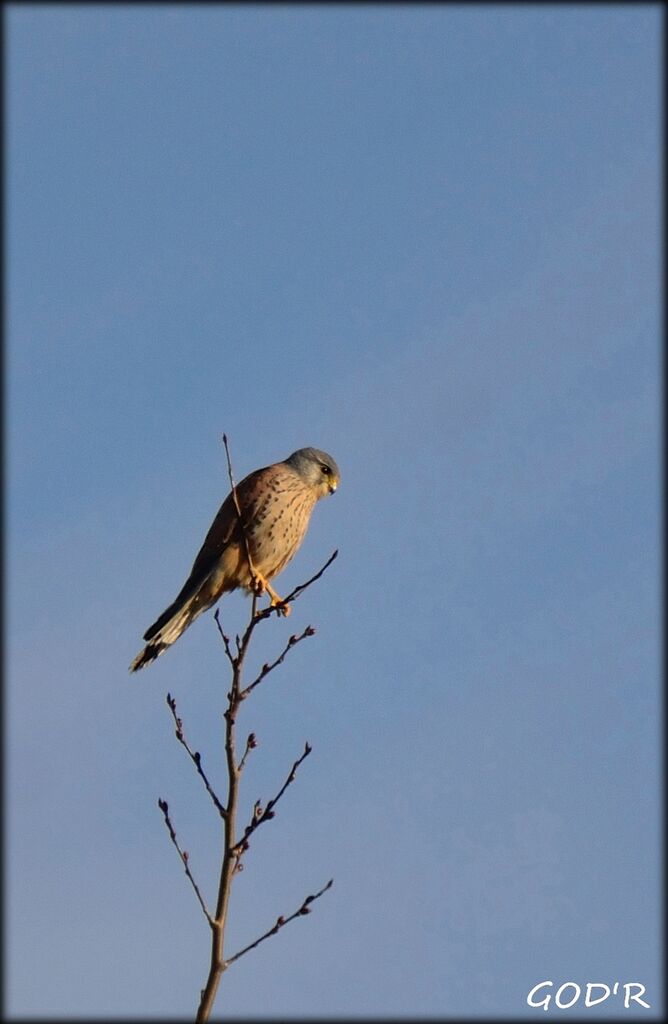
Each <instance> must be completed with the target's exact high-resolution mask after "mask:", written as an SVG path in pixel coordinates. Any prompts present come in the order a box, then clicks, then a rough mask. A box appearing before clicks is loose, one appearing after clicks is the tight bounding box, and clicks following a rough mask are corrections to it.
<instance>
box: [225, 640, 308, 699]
mask: <svg viewBox="0 0 668 1024" xmlns="http://www.w3.org/2000/svg"><path fill="white" fill-rule="evenodd" d="M307 636H315V630H314V628H313V626H307V627H306V629H305V630H304V632H303V633H300V634H299V636H295V635H293V636H291V637H290V639H289V640H288V642H287V644H286V645H285V648H284V650H283V651H282V652H281V654H280V655H279V656H278V658H276V661H272V662H271V664H269V665H267V664H265V665H263V666H262V670H261V671H260V674H259V675H258V676H257V678H256V679H254V680H253V682H252V683H250V685H249V686H246V687H245V688H244V689H243V690H241V692H240V694H239V699H240V700H245V699H246V697H247V696H248V694H249V693H251V691H252V690H254V689H255V687H256V686H259V684H260V683H261V682H262V680H263V679H264V678H265V676H268V675H269V673H270V672H273V670H274V669H275V668H277V667H278V666H279V665H280V664H282V662H283V660H284V659H285V656H286V654H287V653H288V651H289V650H291V649H292V648H293V647H295V646H296V645H297V644H298V643H299V641H300V640H304V639H305V638H306V637H307Z"/></svg>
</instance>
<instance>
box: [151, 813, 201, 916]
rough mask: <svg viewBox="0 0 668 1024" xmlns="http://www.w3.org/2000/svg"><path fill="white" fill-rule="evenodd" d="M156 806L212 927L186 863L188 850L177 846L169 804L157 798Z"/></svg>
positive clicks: (197, 887)
mask: <svg viewBox="0 0 668 1024" xmlns="http://www.w3.org/2000/svg"><path fill="white" fill-rule="evenodd" d="M158 807H159V808H160V810H161V811H162V813H163V815H164V818H165V825H166V826H167V829H168V831H169V838H170V839H171V840H172V842H173V843H174V846H175V847H176V850H177V853H178V855H179V857H180V858H181V863H182V864H183V866H184V868H185V871H186V875H187V876H188V879H189V880H190V884H191V885H192V887H193V889H194V890H195V895H196V896H197V899H198V900H199V905H200V907H201V908H202V913H203V914H204V916H205V917H206V919H207V921H208V922H209V924H210V925H211V927H212V928H213V926H214V923H215V922H214V920H213V918H212V917H211V914H210V913H209V911H208V910H207V907H206V903H205V902H204V899H203V897H202V894H201V892H200V891H199V886H198V885H197V882H196V881H195V879H194V878H193V876H192V872H191V870H190V865H189V864H188V851H187V850H182V849H181V847H180V846H179V843H178V840H177V838H176V832H175V831H174V826H173V825H172V823H171V821H170V818H169V805H168V803H167V801H166V800H160V799H159V800H158Z"/></svg>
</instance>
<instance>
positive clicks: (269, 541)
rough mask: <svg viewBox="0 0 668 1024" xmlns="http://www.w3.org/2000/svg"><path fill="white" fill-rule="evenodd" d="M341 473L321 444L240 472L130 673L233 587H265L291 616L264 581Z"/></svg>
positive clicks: (292, 549) (293, 548)
mask: <svg viewBox="0 0 668 1024" xmlns="http://www.w3.org/2000/svg"><path fill="white" fill-rule="evenodd" d="M339 479H340V473H339V467H338V466H337V464H336V462H335V461H334V459H333V458H332V456H331V455H328V454H327V452H324V451H322V450H321V449H319V448H299V449H298V450H297V451H295V452H293V453H292V455H290V456H288V458H287V459H284V460H283V462H276V463H273V464H272V465H271V466H265V467H264V468H262V469H256V470H255V471H254V472H253V473H249V475H248V476H246V477H244V479H243V480H242V481H241V483H239V484H237V485H236V487H235V488H234V489H233V490H232V491H231V492H230V493H229V494H228V496H227V497H226V498H225V501H224V502H223V504H222V505H221V506H220V508H219V510H218V513H217V514H216V517H215V519H214V520H213V523H212V524H211V527H210V528H209V532H208V533H207V535H206V537H205V539H204V543H203V544H202V547H201V548H200V550H199V553H198V555H197V557H196V559H195V561H194V563H193V567H192V569H191V571H190V575H189V576H188V579H187V580H186V582H185V583H184V585H183V587H182V588H181V591H180V592H179V594H178V596H177V597H176V599H175V600H174V601H173V602H172V604H170V605H169V607H168V608H166V609H165V611H164V612H163V613H162V615H161V616H160V617H159V618H158V619H156V621H155V622H154V623H153V625H152V626H149V628H148V629H147V630H146V632H145V633H144V637H143V639H144V640H145V641H146V646H145V647H144V648H143V649H142V650H141V651H140V652H139V654H138V655H137V657H136V658H135V659H134V661H133V662H132V664H131V665H130V672H137V671H138V670H139V669H141V668H145V667H146V666H147V665H150V664H151V662H153V661H155V659H156V658H158V657H159V656H160V655H161V654H163V653H164V652H165V651H166V650H167V648H168V647H171V645H172V644H173V643H175V641H176V640H178V639H179V637H180V636H181V634H182V633H184V632H185V630H186V629H187V628H188V627H189V626H190V625H191V624H192V623H193V622H194V621H195V619H196V618H197V617H198V616H199V615H201V614H202V612H204V611H206V610H207V609H208V608H211V607H212V606H213V605H214V604H216V603H217V601H218V600H219V599H220V598H221V597H222V595H223V594H226V593H228V592H230V591H232V590H237V589H238V588H243V589H244V590H245V591H247V592H249V593H262V592H264V591H266V592H267V593H268V594H269V597H270V602H271V607H272V608H276V610H277V612H278V613H279V614H281V615H288V614H289V612H290V606H289V605H287V604H285V602H284V601H283V599H282V598H281V597H279V596H278V594H277V593H276V591H275V590H274V589H273V588H272V587H271V585H270V582H269V581H270V580H272V579H273V578H274V577H275V576H278V574H279V573H280V572H281V570H282V569H284V568H285V566H286V565H287V564H288V562H289V561H290V559H291V558H292V557H293V556H294V555H295V554H296V553H297V551H298V550H299V548H300V547H301V544H302V541H303V540H304V537H305V536H306V531H307V529H308V525H309V520H310V518H311V512H312V511H313V508H314V506H315V504H316V502H317V501H318V500H319V499H320V498H324V497H326V496H327V495H329V494H333V493H334V492H335V491H336V489H337V487H338V485H339ZM235 492H236V501H235ZM237 502H238V508H239V511H240V512H241V519H240V517H239V511H238V510H237ZM249 554H250V565H249V558H248V556H249Z"/></svg>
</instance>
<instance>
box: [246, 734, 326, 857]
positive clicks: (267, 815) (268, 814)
mask: <svg viewBox="0 0 668 1024" xmlns="http://www.w3.org/2000/svg"><path fill="white" fill-rule="evenodd" d="M312 749H313V748H312V747H310V746H309V745H308V743H306V744H304V753H303V754H302V755H301V757H298V758H297V760H296V761H295V763H294V764H293V766H292V768H291V769H290V774H289V775H288V777H287V779H286V780H285V782H284V783H283V785H282V786H281V788H280V789H279V791H278V793H277V794H276V796H275V797H274V798H273V799H272V800H270V801H269V802H268V804H267V806H266V807H265V808H264V810H262V808H261V806H260V801H259V800H258V801H257V802H256V803H255V807H254V809H253V817H252V819H251V822H250V825H246V828H245V829H244V834H243V836H242V837H241V839H239V841H238V842H237V843H236V845H235V847H234V849H235V851H242V848H246V849H247V847H246V843H247V841H248V839H249V838H250V836H252V834H253V832H254V831H255V829H256V828H259V826H260V825H262V824H264V822H265V821H271V819H272V818H273V817H274V807H275V806H276V804H277V803H278V801H279V800H280V799H281V797H282V796H283V794H284V793H285V791H286V789H287V788H288V786H289V785H290V784H291V783H292V782H294V781H295V775H296V774H297V769H298V768H299V765H300V764H301V763H302V761H305V760H306V758H307V757H308V756H309V754H310V753H311V750H312Z"/></svg>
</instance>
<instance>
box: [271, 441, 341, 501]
mask: <svg viewBox="0 0 668 1024" xmlns="http://www.w3.org/2000/svg"><path fill="white" fill-rule="evenodd" d="M285 461H286V463H287V464H288V466H292V468H293V469H295V470H296V471H297V472H298V473H299V475H300V477H301V478H302V480H304V482H305V483H307V484H308V486H309V487H312V488H313V489H314V491H315V492H316V495H317V497H318V498H324V497H325V495H326V494H334V491H335V490H336V488H337V487H338V486H339V479H340V475H341V474H340V473H339V467H338V466H337V464H336V463H335V461H334V459H333V458H332V456H331V455H328V454H327V452H323V451H321V450H320V449H319V448H299V449H298V451H296V452H293V453H292V455H291V456H290V458H288V459H286V460H285Z"/></svg>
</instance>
